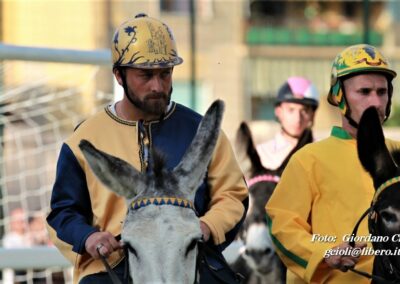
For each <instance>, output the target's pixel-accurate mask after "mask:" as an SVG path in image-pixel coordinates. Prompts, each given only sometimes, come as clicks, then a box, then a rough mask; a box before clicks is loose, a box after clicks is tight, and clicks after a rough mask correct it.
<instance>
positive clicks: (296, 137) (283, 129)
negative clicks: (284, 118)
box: [281, 125, 301, 139]
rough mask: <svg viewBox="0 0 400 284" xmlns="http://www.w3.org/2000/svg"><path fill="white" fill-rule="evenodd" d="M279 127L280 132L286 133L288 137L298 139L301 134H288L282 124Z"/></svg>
mask: <svg viewBox="0 0 400 284" xmlns="http://www.w3.org/2000/svg"><path fill="white" fill-rule="evenodd" d="M281 129H282V132H283V133H285V135H287V136H289V137H292V138H295V139H299V138H300V137H301V134H300V135H299V136H296V135H292V134H290V133H289V132H288V131H287V130H286V129H285V128H284V127H283V126H282V125H281Z"/></svg>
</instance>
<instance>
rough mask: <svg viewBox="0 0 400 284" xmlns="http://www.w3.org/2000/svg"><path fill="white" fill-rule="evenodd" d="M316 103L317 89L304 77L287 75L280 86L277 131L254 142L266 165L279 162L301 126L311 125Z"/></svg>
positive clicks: (302, 129) (277, 165) (295, 140)
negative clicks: (269, 136) (264, 138)
mask: <svg viewBox="0 0 400 284" xmlns="http://www.w3.org/2000/svg"><path fill="white" fill-rule="evenodd" d="M318 104H319V95H318V91H317V89H316V88H315V86H314V84H313V83H312V82H311V81H310V80H308V79H306V78H304V77H289V78H288V79H287V80H286V81H285V83H284V84H283V85H282V86H281V87H280V88H279V90H278V94H277V99H276V103H275V116H276V118H277V120H278V122H279V124H280V126H281V128H280V131H279V132H278V133H277V134H276V135H275V136H274V137H273V138H272V139H271V140H267V141H265V142H263V143H261V144H259V145H257V146H256V148H257V152H258V155H259V156H260V159H261V163H262V164H263V166H264V167H265V168H267V169H271V170H275V169H277V168H278V167H279V166H280V165H281V164H282V162H283V161H284V160H285V158H286V157H287V155H288V154H289V153H290V151H291V150H292V149H293V148H294V147H295V146H296V144H297V142H298V140H299V138H300V137H301V135H302V134H303V132H304V130H305V129H307V128H311V127H312V126H313V123H314V116H315V112H316V110H317V108H318Z"/></svg>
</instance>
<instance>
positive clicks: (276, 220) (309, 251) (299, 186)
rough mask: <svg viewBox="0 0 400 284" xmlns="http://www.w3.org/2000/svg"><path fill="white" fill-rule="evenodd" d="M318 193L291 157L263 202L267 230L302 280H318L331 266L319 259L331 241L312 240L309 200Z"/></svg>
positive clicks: (283, 258) (310, 205)
mask: <svg viewBox="0 0 400 284" xmlns="http://www.w3.org/2000/svg"><path fill="white" fill-rule="evenodd" d="M317 195H318V192H317V190H316V187H315V184H314V182H313V180H312V179H311V178H310V176H309V175H308V173H307V171H306V170H305V169H304V167H303V166H302V164H301V162H300V161H299V160H298V159H297V157H296V155H295V156H293V157H292V159H291V160H290V162H289V164H288V165H287V167H286V168H285V170H284V172H283V174H282V177H281V180H280V181H279V183H278V185H277V187H276V188H275V190H274V193H273V194H272V196H271V198H270V200H269V201H268V203H267V205H266V211H267V219H268V223H269V228H270V233H271V236H272V239H273V242H274V245H275V247H276V250H277V253H278V255H279V256H280V258H281V259H282V261H283V262H284V263H285V265H286V266H287V268H288V269H289V270H290V271H292V272H293V273H295V274H296V275H297V276H298V277H300V278H302V279H303V280H304V281H306V282H308V283H310V282H317V283H322V282H324V279H327V278H328V277H329V274H330V271H331V269H330V268H329V267H328V266H327V265H325V263H324V262H323V257H324V254H325V251H326V250H327V249H329V248H331V247H332V246H333V245H332V244H329V243H324V242H312V228H311V225H310V222H311V221H310V219H311V210H312V203H313V200H314V198H316V196H317Z"/></svg>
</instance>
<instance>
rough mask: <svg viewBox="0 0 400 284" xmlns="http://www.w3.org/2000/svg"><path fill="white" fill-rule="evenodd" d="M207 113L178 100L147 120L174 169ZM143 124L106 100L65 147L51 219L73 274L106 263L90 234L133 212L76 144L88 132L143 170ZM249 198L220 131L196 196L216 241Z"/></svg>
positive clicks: (226, 234)
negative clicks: (88, 245)
mask: <svg viewBox="0 0 400 284" xmlns="http://www.w3.org/2000/svg"><path fill="white" fill-rule="evenodd" d="M201 118H202V117H201V115H199V114H198V113H195V112H194V111H192V110H190V109H189V108H186V107H184V106H182V105H180V104H176V103H172V107H171V108H170V109H169V111H168V112H167V113H166V115H165V116H164V118H163V119H162V120H161V121H152V122H148V123H144V127H146V129H147V133H148V135H147V137H146V140H147V142H148V143H149V144H150V147H155V148H157V149H158V150H160V151H161V152H163V153H165V154H166V159H167V160H166V166H167V167H168V168H169V169H172V168H174V167H175V166H176V165H177V164H178V163H179V162H180V160H181V159H182V157H183V155H184V153H185V151H186V149H187V148H188V146H189V145H190V143H191V141H192V139H193V138H194V135H195V134H196V131H197V128H198V125H199V123H200V121H201ZM140 127H143V126H141V123H139V122H137V121H125V120H121V119H120V118H118V117H117V116H115V115H114V114H113V113H112V112H110V111H109V109H108V108H105V109H104V110H103V111H100V112H99V113H97V114H96V115H94V116H93V117H91V118H90V119H88V120H86V121H84V122H83V123H82V124H81V125H80V126H79V127H78V128H77V129H76V131H75V132H74V133H73V134H72V135H71V137H69V139H67V141H66V142H65V143H64V144H63V145H62V147H61V152H60V154H59V159H58V164H57V174H56V180H55V183H54V188H53V192H52V197H51V212H50V214H49V215H48V217H47V221H48V224H49V230H50V234H51V237H52V240H53V242H54V243H55V245H56V246H57V247H58V248H59V249H60V251H61V252H62V253H63V254H64V256H66V257H67V258H68V259H69V260H70V261H71V262H72V264H73V265H74V280H75V281H78V280H79V279H81V278H82V277H83V276H85V275H88V274H92V273H97V272H100V271H104V267H103V265H102V263H101V261H99V260H94V259H92V258H91V257H90V255H89V254H87V253H86V252H85V242H86V239H87V238H88V236H89V235H90V234H92V233H93V232H96V231H109V232H111V233H112V234H114V235H115V236H117V235H119V234H120V233H121V230H122V225H121V224H122V222H123V220H124V219H125V216H126V212H127V205H126V202H125V199H124V198H122V197H119V196H117V195H116V194H114V193H113V192H111V191H109V190H108V189H106V188H105V187H104V186H103V185H102V184H101V182H100V181H99V180H98V179H97V178H96V177H95V175H94V174H93V173H92V171H91V170H90V168H89V165H88V163H87V162H86V160H85V159H84V157H83V154H82V152H81V151H80V149H79V147H78V145H79V142H80V141H81V139H87V140H89V141H90V142H91V143H92V144H93V145H94V146H95V147H96V148H98V149H100V150H102V151H104V152H106V153H109V154H111V155H113V156H116V157H119V158H121V159H123V160H125V161H127V162H129V163H130V164H131V165H133V166H134V167H135V168H136V169H138V170H140V171H142V172H145V171H146V168H147V167H146V159H145V156H146V155H145V153H146V151H145V144H146V143H145V141H144V139H143V136H142V135H141V133H142V132H141V131H140ZM247 198H248V190H247V187H246V185H245V182H244V179H243V174H242V172H241V170H240V168H239V166H238V164H237V161H236V159H235V156H234V153H233V151H232V148H231V145H230V143H229V141H228V139H227V137H226V135H225V134H224V133H223V132H222V131H221V134H220V136H219V138H218V142H217V146H216V149H215V150H214V154H213V158H212V160H211V163H210V165H209V167H208V172H207V174H206V177H205V180H204V183H203V184H202V185H201V186H200V187H199V189H198V190H197V192H196V197H195V201H194V204H195V207H196V211H197V212H198V213H199V215H200V216H201V220H202V221H203V222H205V223H206V224H207V225H208V226H209V228H210V230H211V235H212V239H213V241H214V244H215V245H216V246H217V248H218V249H220V250H222V249H224V248H225V247H226V246H227V245H228V244H229V243H230V242H231V241H232V240H233V238H234V236H235V235H236V233H237V230H238V228H239V226H240V224H241V222H242V221H243V218H244V217H245V214H246V210H247V201H248V200H247ZM122 257H123V256H122V254H121V252H115V253H114V254H112V255H111V256H110V257H109V259H108V261H109V262H110V264H112V265H116V264H117V263H118V262H119V261H121V259H122Z"/></svg>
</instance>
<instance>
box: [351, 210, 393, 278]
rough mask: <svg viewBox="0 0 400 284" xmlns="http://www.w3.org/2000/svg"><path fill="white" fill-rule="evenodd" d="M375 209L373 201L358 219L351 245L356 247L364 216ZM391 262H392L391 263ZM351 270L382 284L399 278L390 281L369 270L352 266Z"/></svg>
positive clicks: (352, 234)
mask: <svg viewBox="0 0 400 284" xmlns="http://www.w3.org/2000/svg"><path fill="white" fill-rule="evenodd" d="M373 211H374V203H373V205H371V207H369V208H368V209H367V210H366V211H365V212H364V213H363V214H362V215H361V217H360V219H358V221H357V224H356V225H355V226H354V229H353V232H352V233H351V241H350V242H349V245H350V246H351V247H353V248H354V246H355V241H354V239H355V237H356V236H357V231H358V227H359V226H360V224H361V222H362V220H364V218H365V217H366V216H367V215H368V214H369V213H370V212H373ZM389 264H390V263H389ZM390 266H391V267H392V265H391V264H390ZM349 270H350V271H352V272H354V273H356V274H358V275H361V276H364V277H366V278H368V279H371V280H374V281H377V282H378V283H382V284H384V283H387V284H394V283H396V282H397V280H393V281H389V280H387V279H385V278H383V277H380V276H376V275H373V274H370V273H368V272H365V271H361V270H358V269H355V268H352V267H350V268H349Z"/></svg>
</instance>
